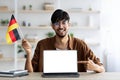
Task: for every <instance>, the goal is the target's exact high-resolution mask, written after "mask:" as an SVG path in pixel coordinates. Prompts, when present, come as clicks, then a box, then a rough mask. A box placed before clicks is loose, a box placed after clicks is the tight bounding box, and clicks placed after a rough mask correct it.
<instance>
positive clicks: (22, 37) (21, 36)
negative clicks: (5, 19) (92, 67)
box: [18, 26, 24, 39]
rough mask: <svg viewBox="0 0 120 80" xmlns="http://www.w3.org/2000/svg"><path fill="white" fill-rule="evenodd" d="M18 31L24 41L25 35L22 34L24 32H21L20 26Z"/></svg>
mask: <svg viewBox="0 0 120 80" xmlns="http://www.w3.org/2000/svg"><path fill="white" fill-rule="evenodd" d="M18 31H19V32H20V34H21V38H22V39H24V35H23V32H22V30H21V28H20V26H19V27H18Z"/></svg>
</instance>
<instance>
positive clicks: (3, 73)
mask: <svg viewBox="0 0 120 80" xmlns="http://www.w3.org/2000/svg"><path fill="white" fill-rule="evenodd" d="M26 75H28V71H27V70H10V71H0V77H20V76H26Z"/></svg>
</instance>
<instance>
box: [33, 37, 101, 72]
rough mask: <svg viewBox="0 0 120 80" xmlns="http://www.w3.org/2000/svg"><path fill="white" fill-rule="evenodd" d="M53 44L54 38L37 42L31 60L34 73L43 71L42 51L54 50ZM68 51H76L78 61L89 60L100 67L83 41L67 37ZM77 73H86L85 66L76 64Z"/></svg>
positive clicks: (97, 59)
mask: <svg viewBox="0 0 120 80" xmlns="http://www.w3.org/2000/svg"><path fill="white" fill-rule="evenodd" d="M54 44H55V37H52V38H46V39H43V40H41V41H39V42H38V44H37V46H36V49H35V53H34V56H33V59H32V66H33V70H34V72H42V71H43V50H56V48H55V46H54ZM68 49H69V50H77V57H78V61H86V60H88V58H89V59H91V60H93V62H94V63H96V64H98V65H102V64H101V63H100V60H99V58H97V57H96V56H95V55H94V53H93V52H92V51H91V49H90V48H88V46H87V45H86V43H85V42H84V41H83V40H80V39H77V38H74V37H70V36H69V42H68ZM78 71H79V72H86V71H87V70H86V64H78Z"/></svg>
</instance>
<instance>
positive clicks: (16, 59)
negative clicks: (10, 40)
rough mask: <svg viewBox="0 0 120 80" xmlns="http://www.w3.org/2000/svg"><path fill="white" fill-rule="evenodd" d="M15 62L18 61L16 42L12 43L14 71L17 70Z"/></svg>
mask: <svg viewBox="0 0 120 80" xmlns="http://www.w3.org/2000/svg"><path fill="white" fill-rule="evenodd" d="M17 61H18V57H17V41H16V42H15V43H14V69H17V65H18V64H17Z"/></svg>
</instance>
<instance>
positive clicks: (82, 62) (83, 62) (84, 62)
mask: <svg viewBox="0 0 120 80" xmlns="http://www.w3.org/2000/svg"><path fill="white" fill-rule="evenodd" d="M78 63H81V64H87V63H88V61H78Z"/></svg>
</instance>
